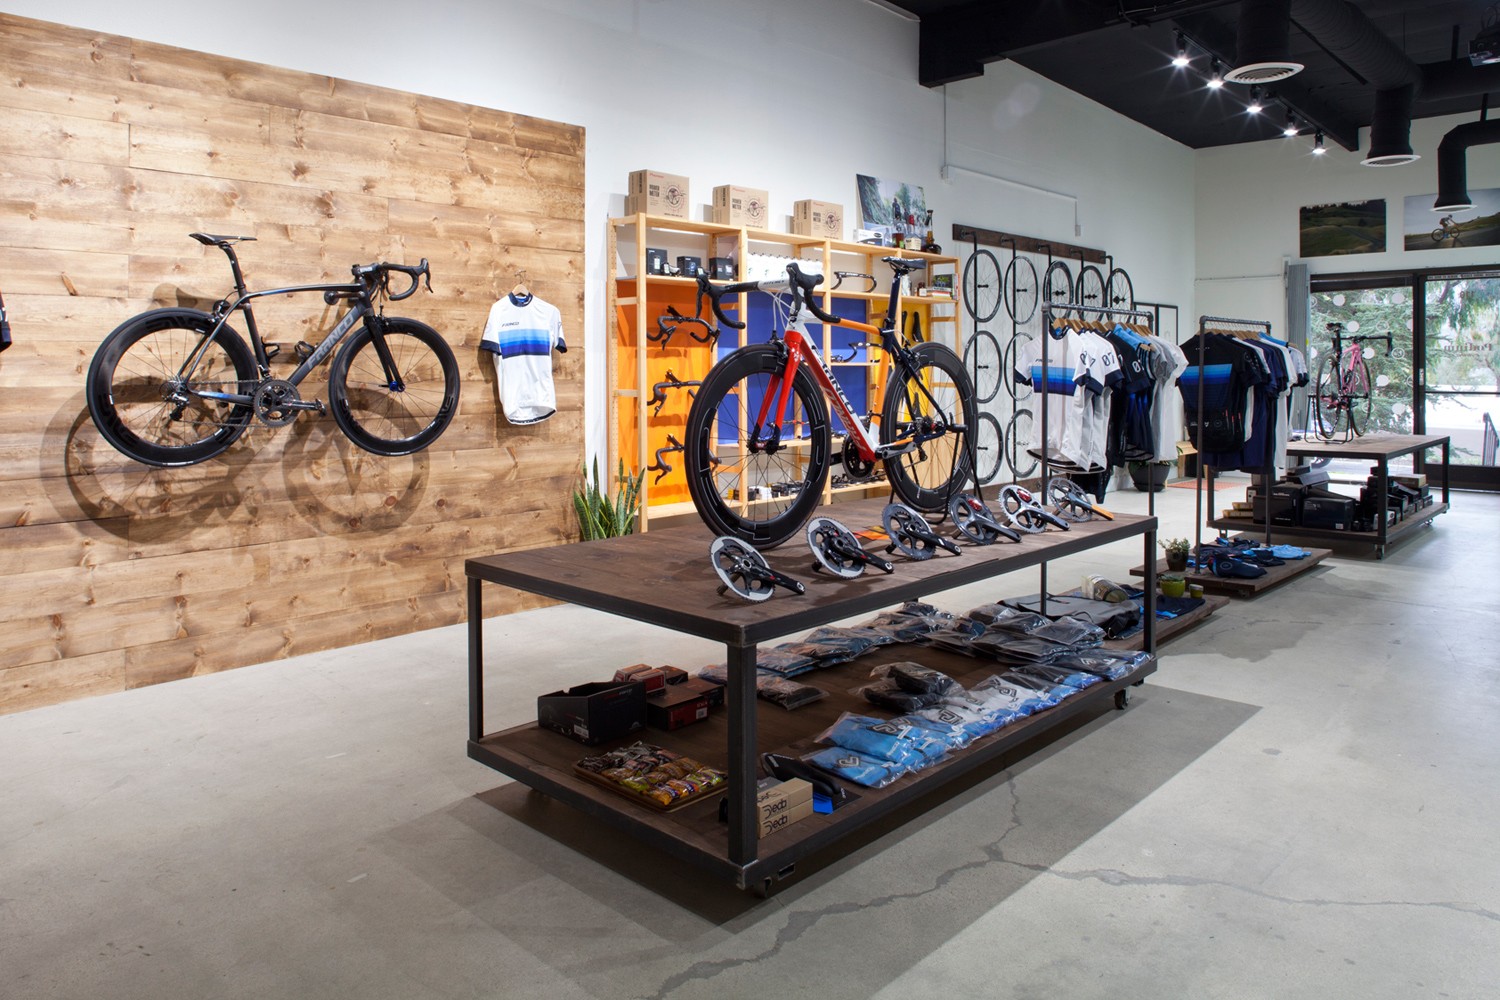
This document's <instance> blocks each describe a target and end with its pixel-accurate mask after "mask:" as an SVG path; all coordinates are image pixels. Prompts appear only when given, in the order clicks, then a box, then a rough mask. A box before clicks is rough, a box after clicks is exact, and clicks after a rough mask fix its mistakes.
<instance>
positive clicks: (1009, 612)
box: [969, 604, 1052, 635]
mask: <svg viewBox="0 0 1500 1000" xmlns="http://www.w3.org/2000/svg"><path fill="white" fill-rule="evenodd" d="M985 608H999V609H1000V610H998V611H996V612H994V613H993V614H992V615H990V618H989V623H988V624H989V628H988V629H987V631H989V630H994V629H1000V630H1002V631H1005V632H1015V633H1018V634H1020V635H1030V634H1031V633H1032V632H1035V631H1036V630H1037V629H1039V628H1041V627H1042V626H1043V625H1046V624H1047V623H1048V622H1050V621H1051V620H1052V619H1050V618H1045V617H1043V616H1042V615H1039V614H1037V613H1036V612H1035V611H1019V610H1017V609H1016V608H1011V607H1007V606H1005V605H1004V604H988V605H985ZM975 610H976V611H977V610H980V609H977V608H976V609H975ZM969 617H970V618H974V619H976V620H982V619H981V618H980V616H979V615H976V614H975V613H974V612H973V611H971V612H969Z"/></svg>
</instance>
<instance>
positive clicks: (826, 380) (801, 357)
mask: <svg viewBox="0 0 1500 1000" xmlns="http://www.w3.org/2000/svg"><path fill="white" fill-rule="evenodd" d="M900 280H901V279H900V276H899V275H898V276H897V277H896V278H895V279H894V281H893V282H892V286H891V298H890V306H889V307H888V309H887V311H886V322H885V325H884V327H877V326H872V325H871V324H869V323H861V322H859V321H858V320H852V319H842V318H841V319H840V321H839V323H838V325H839V326H845V327H851V328H853V329H855V330H859V331H862V332H864V333H867V334H873V335H875V336H878V337H879V338H880V345H881V349H882V350H884V351H887V352H889V353H890V354H891V357H892V366H893V368H895V369H899V371H900V372H901V373H902V374H903V375H912V374H915V372H916V366H915V365H914V364H913V363H912V356H911V352H910V351H908V350H907V349H906V348H904V347H903V346H902V345H901V344H900V343H899V342H898V341H897V340H896V332H895V314H896V303H897V293H898V291H899V288H900ZM789 285H790V281H789V279H777V280H775V281H764V282H761V283H760V284H759V287H760V290H761V291H764V292H770V293H772V294H775V293H777V292H780V291H785V290H786V289H787V288H788V287H789ZM781 342H782V343H783V344H784V345H785V346H786V349H787V362H786V367H785V368H784V369H782V371H781V372H780V373H778V374H776V375H774V376H772V377H771V380H770V382H769V383H768V384H767V386H766V394H765V398H764V399H762V400H761V403H760V411H759V414H758V415H757V416H756V419H755V424H754V426H753V427H752V428H751V440H750V446H749V447H750V448H751V450H752V452H754V451H764V452H766V453H767V454H771V453H774V452H775V451H776V450H777V449H778V448H779V447H780V444H781V428H782V427H783V426H784V425H785V424H786V422H787V417H788V412H787V410H788V404H789V403H790V402H791V397H792V386H793V385H794V384H795V382H796V379H797V370H798V369H799V368H800V367H801V366H802V365H804V364H805V365H807V367H808V371H809V372H810V374H811V375H812V378H813V381H814V382H816V383H817V385H818V388H819V390H820V391H821V392H822V393H823V396H824V398H826V399H827V400H828V401H829V403H830V404H831V405H832V406H833V408H834V412H836V413H837V414H838V417H839V419H840V420H842V421H843V423H844V427H845V429H846V430H847V432H848V433H849V434H850V435H851V436H852V438H853V440H854V446H855V450H856V451H857V452H858V454H859V457H860V458H861V459H863V460H864V461H866V462H874V461H876V460H877V459H879V460H885V459H890V458H894V457H896V456H897V455H904V454H906V453H908V452H910V451H912V450H913V449H915V448H917V447H918V446H919V445H922V444H924V443H926V442H928V441H932V440H934V439H936V438H939V437H942V436H943V435H944V434H946V433H947V429H946V428H943V429H941V430H937V431H930V432H926V433H921V432H918V433H914V434H912V435H911V436H910V437H907V438H904V439H902V440H899V441H891V442H887V443H885V444H881V443H880V442H879V441H878V440H876V438H875V436H874V435H873V434H871V433H870V431H869V429H868V428H867V427H866V426H865V422H864V421H862V420H860V419H859V418H858V417H856V416H855V415H854V408H853V406H852V405H850V403H849V398H848V397H847V396H846V395H845V394H844V389H843V386H841V385H839V382H838V379H837V378H835V377H834V374H833V372H832V371H830V370H829V368H828V365H827V364H826V363H825V362H824V361H823V358H822V356H821V355H819V353H818V351H817V349H816V348H815V347H814V346H813V343H812V339H811V338H810V337H809V335H808V333H807V322H806V321H805V320H804V319H803V318H802V315H801V312H800V310H799V311H798V312H797V313H796V314H794V315H792V316H791V317H789V318H788V320H787V326H786V331H785V333H784V335H783V336H782V338H781ZM917 385H918V386H919V387H920V388H921V390H922V393H923V395H925V396H926V397H927V400H928V402H929V403H931V404H932V405H933V406H934V407H936V406H937V405H938V403H937V400H936V399H934V398H933V397H932V393H931V392H929V391H928V389H927V387H926V386H924V385H922V384H921V382H920V381H917ZM773 405H774V406H775V410H774V411H773V410H772V406H773ZM773 417H774V418H775V419H774V420H772V419H771V418H773ZM763 428H764V429H767V431H768V433H767V435H766V437H765V439H764V440H763V439H762V437H761V431H762V429H763Z"/></svg>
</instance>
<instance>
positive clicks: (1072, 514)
mask: <svg viewBox="0 0 1500 1000" xmlns="http://www.w3.org/2000/svg"><path fill="white" fill-rule="evenodd" d="M1046 493H1047V502H1048V503H1050V504H1052V507H1053V509H1054V510H1056V511H1057V513H1058V514H1059V515H1061V516H1062V517H1065V518H1067V519H1068V520H1069V521H1091V520H1093V518H1094V515H1095V514H1098V515H1099V516H1100V517H1103V518H1105V519H1106V520H1109V521H1113V520H1114V519H1115V516H1114V515H1113V514H1111V513H1110V512H1109V511H1107V510H1105V509H1104V508H1103V507H1100V506H1099V505H1098V504H1096V503H1094V501H1092V500H1090V499H1089V496H1088V494H1087V493H1085V492H1084V491H1083V487H1081V486H1079V485H1078V484H1077V483H1075V482H1073V480H1071V479H1068V478H1067V477H1066V476H1053V477H1052V478H1051V479H1049V480H1048V481H1047V490H1046Z"/></svg>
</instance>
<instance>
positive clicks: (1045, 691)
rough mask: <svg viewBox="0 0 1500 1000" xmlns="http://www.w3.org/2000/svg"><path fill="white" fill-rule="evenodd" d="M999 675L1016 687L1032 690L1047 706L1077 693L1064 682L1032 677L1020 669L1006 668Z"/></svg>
mask: <svg viewBox="0 0 1500 1000" xmlns="http://www.w3.org/2000/svg"><path fill="white" fill-rule="evenodd" d="M999 676H1000V677H1001V679H1002V680H1007V681H1010V682H1011V683H1012V684H1014V685H1015V686H1016V687H1018V688H1022V689H1030V690H1031V691H1034V692H1035V693H1036V697H1038V698H1040V699H1041V700H1042V701H1043V702H1044V703H1045V705H1046V707H1047V708H1051V707H1052V706H1053V705H1056V704H1057V703H1058V702H1060V701H1062V700H1063V699H1064V698H1066V697H1068V696H1069V695H1075V694H1077V693H1078V689H1077V688H1074V687H1068V685H1066V684H1058V683H1057V682H1055V681H1046V680H1042V679H1041V678H1039V677H1032V676H1031V675H1029V674H1025V673H1022V672H1021V671H1020V670H1007V671H1006V672H1005V673H1003V674H1000V675H999Z"/></svg>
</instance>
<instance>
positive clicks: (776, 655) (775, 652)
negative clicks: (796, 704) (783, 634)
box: [755, 646, 821, 677]
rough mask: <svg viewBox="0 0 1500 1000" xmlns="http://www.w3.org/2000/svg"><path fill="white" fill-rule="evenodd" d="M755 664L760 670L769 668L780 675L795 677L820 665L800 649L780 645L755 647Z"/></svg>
mask: <svg viewBox="0 0 1500 1000" xmlns="http://www.w3.org/2000/svg"><path fill="white" fill-rule="evenodd" d="M755 665H756V667H757V668H759V669H761V670H769V671H770V672H771V673H773V674H779V675H781V676H782V677H796V676H797V675H798V674H805V673H807V672H808V671H810V670H816V669H818V667H819V666H821V664H820V663H819V662H818V661H817V660H816V659H814V658H813V657H812V656H809V655H808V654H806V653H804V652H802V651H800V650H793V649H786V648H784V647H781V646H776V647H772V648H770V649H764V648H761V649H757V650H756V651H755Z"/></svg>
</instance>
